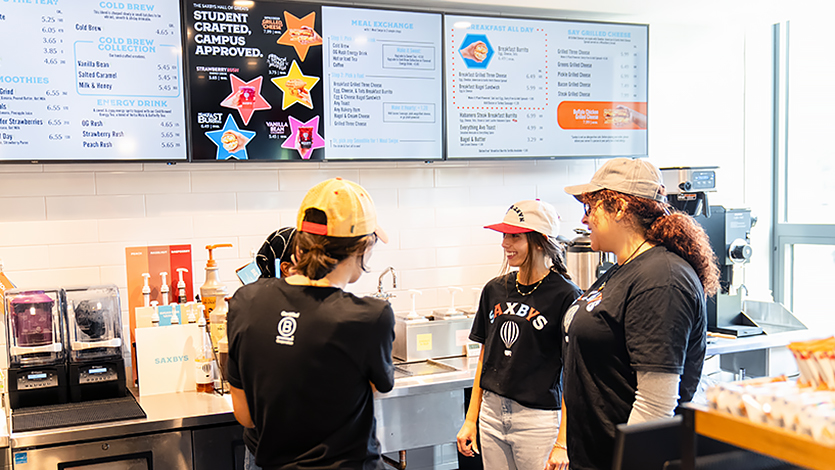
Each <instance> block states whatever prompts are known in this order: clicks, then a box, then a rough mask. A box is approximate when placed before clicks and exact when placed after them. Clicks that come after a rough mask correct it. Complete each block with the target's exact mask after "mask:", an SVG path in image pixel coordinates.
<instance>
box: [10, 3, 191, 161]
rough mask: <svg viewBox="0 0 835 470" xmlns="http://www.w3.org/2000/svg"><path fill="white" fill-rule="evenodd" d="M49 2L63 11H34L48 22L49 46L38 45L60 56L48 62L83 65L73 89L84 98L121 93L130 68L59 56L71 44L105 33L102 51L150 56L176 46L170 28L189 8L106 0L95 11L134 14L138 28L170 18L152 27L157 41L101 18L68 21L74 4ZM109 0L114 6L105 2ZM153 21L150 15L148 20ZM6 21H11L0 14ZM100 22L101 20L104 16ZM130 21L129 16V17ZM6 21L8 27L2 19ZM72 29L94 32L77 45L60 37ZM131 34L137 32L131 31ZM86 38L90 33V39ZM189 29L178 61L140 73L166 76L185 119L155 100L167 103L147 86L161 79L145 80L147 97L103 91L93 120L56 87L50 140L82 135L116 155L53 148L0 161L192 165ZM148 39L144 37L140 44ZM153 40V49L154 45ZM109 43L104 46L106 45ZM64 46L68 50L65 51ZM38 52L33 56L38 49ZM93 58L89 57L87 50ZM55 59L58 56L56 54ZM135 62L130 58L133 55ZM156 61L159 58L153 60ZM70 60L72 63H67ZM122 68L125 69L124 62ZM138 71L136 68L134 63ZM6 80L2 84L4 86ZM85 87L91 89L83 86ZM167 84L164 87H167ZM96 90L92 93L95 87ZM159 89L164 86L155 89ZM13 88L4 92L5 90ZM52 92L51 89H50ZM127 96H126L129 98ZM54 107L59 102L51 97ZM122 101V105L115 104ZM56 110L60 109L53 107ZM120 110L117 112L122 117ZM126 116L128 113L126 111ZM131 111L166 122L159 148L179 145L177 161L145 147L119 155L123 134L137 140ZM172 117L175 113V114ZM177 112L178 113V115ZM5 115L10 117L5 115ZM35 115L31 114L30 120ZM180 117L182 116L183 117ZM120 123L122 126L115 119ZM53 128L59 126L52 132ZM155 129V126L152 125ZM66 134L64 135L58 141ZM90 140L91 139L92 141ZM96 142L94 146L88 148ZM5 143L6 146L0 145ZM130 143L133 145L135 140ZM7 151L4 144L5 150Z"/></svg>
mask: <svg viewBox="0 0 835 470" xmlns="http://www.w3.org/2000/svg"><path fill="white" fill-rule="evenodd" d="M39 3H41V4H43V5H45V7H46V6H49V5H51V6H53V7H55V8H57V9H58V10H57V11H51V12H47V11H43V12H39V13H35V15H37V16H39V17H40V21H41V23H43V27H42V28H41V31H40V33H41V36H43V37H42V38H41V37H37V39H43V44H40V43H39V45H38V46H39V47H38V48H37V49H38V51H37V52H38V53H40V52H43V54H53V55H51V56H46V57H47V59H45V61H50V60H51V61H52V63H54V64H56V65H58V64H59V63H60V64H61V65H73V66H74V67H75V68H76V69H77V70H76V74H75V75H76V77H75V78H74V80H77V83H76V84H74V85H73V86H75V87H77V89H78V90H82V91H85V93H79V94H80V95H81V96H98V95H96V93H95V92H96V91H98V90H107V91H110V90H118V89H119V86H120V85H121V84H119V83H115V82H116V80H118V78H117V77H121V74H123V73H124V70H122V69H120V68H119V66H118V64H115V63H113V62H116V61H118V60H119V59H118V58H115V59H113V60H92V59H90V58H89V57H87V58H83V59H82V58H78V57H74V58H73V59H72V60H66V59H64V58H63V57H60V53H63V52H64V50H66V49H68V48H78V47H80V45H81V44H84V43H89V44H93V43H94V42H93V39H96V38H94V37H93V36H95V35H96V34H101V35H102V36H101V37H99V38H97V39H99V41H100V44H99V50H105V51H110V52H116V53H117V54H122V55H124V52H125V51H127V52H128V55H130V54H131V53H132V54H133V55H134V56H136V55H139V56H141V55H142V54H143V53H146V54H147V53H148V51H151V52H150V53H154V52H156V50H155V47H163V49H164V48H166V47H171V45H167V44H165V39H166V38H168V37H170V36H171V34H176V33H175V32H174V31H173V30H172V29H171V28H173V27H174V25H175V24H176V25H177V26H181V25H182V22H183V11H182V4H181V2H174V3H173V4H171V8H176V10H177V12H176V15H177V16H176V17H173V16H172V18H166V17H160V16H159V15H156V14H155V13H154V7H155V6H156V5H154V4H147V3H127V2H102V5H101V6H100V8H101V10H100V11H96V12H95V13H96V14H97V15H99V16H100V17H102V18H106V19H109V20H112V19H113V18H114V17H119V16H126V15H127V16H130V15H133V16H134V18H129V19H128V20H131V19H132V20H134V21H133V23H132V25H136V24H142V25H143V26H147V25H148V24H149V22H151V23H153V22H154V21H157V20H158V19H159V18H163V19H165V20H166V21H164V22H163V23H165V24H159V25H153V24H152V25H151V27H153V28H158V29H157V31H156V36H154V37H153V38H150V39H146V38H141V39H140V38H131V37H127V38H126V37H121V36H119V35H118V34H113V32H112V31H108V30H107V29H106V28H105V27H104V26H102V24H101V23H99V22H98V21H97V18H92V17H91V18H84V19H83V20H82V21H78V22H76V23H75V24H73V23H72V22H69V21H66V22H65V19H66V18H62V16H63V15H64V14H66V12H67V10H66V9H67V6H66V5H67V4H63V5H64V6H59V5H58V2H57V1H55V0H51V1H49V2H46V1H44V2H39ZM104 4H106V5H107V6H105V5H104ZM76 7H77V5H73V6H72V7H70V8H76ZM2 13H3V12H2V11H0V16H4V15H2ZM139 17H142V19H141V20H139V21H136V20H137V18H139ZM149 18H150V19H149ZM0 19H2V20H5V19H6V18H0ZM98 19H101V18H98ZM126 21H127V20H126ZM0 25H3V24H2V23H0ZM4 27H9V28H11V31H13V32H15V34H20V31H21V30H20V28H21V27H24V26H21V25H19V24H18V25H14V26H13V25H11V24H8V25H4ZM67 30H72V31H74V33H75V34H76V35H84V34H88V35H89V36H90V38H89V39H90V40H76V43H75V44H72V43H71V42H70V41H66V42H64V41H60V42H59V40H60V39H61V38H59V37H58V36H59V35H60V34H61V33H63V32H64V31H67ZM128 31H130V29H128ZM120 33H121V34H130V33H127V32H122V31H120ZM105 34H109V35H110V36H107V37H104V35H105ZM36 36H37V33H33V34H32V35H30V36H27V37H28V38H35V37H36ZM84 39H87V38H84ZM184 39H185V34H184V31H182V29H181V30H180V37H179V44H178V46H179V52H180V54H179V55H178V56H177V60H176V61H171V62H168V63H167V64H159V63H158V64H156V65H157V67H164V68H159V69H152V68H148V69H145V70H143V71H142V72H141V73H137V75H143V74H144V76H146V78H148V77H153V79H156V81H159V83H160V84H159V86H160V88H159V89H158V91H161V92H164V93H167V94H168V95H170V94H171V92H175V91H176V92H177V94H178V95H175V96H173V99H174V100H176V101H177V103H179V108H178V109H177V110H181V111H182V113H183V116H173V117H171V118H167V117H163V116H164V115H165V114H166V113H164V111H165V110H164V109H163V108H165V107H167V105H160V104H155V102H160V101H165V100H167V99H168V98H166V97H164V96H154V95H153V94H148V93H147V90H148V89H150V88H148V87H147V86H150V87H152V88H153V87H154V86H156V84H155V83H150V82H153V81H154V80H153V79H152V80H149V82H146V83H145V85H147V86H146V90H144V93H145V94H142V93H139V94H136V93H134V94H130V93H116V94H111V95H109V96H113V97H114V98H113V99H109V98H108V97H107V96H105V95H102V96H103V97H102V98H101V99H98V101H97V104H96V105H95V106H96V107H97V108H96V109H93V110H92V111H93V112H94V114H96V117H90V116H87V115H85V114H82V113H83V112H84V110H78V109H76V108H74V107H73V105H75V104H76V103H73V102H71V101H67V98H66V96H68V92H62V91H60V90H55V89H50V90H47V91H46V96H45V101H44V97H41V98H40V99H41V100H42V101H44V103H45V104H44V105H45V106H47V110H48V111H50V112H51V113H52V115H51V116H50V119H43V120H44V123H45V124H47V125H48V126H55V127H50V131H51V133H50V134H49V138H50V139H52V138H53V135H54V136H55V137H56V140H58V141H63V142H66V141H67V139H68V138H69V139H74V140H82V141H83V143H84V144H85V148H92V149H94V150H98V149H99V148H102V149H105V148H107V149H110V148H112V149H113V151H112V154H111V155H112V156H109V157H107V158H63V157H61V156H60V155H62V154H63V153H62V152H53V153H51V154H38V155H37V156H31V157H27V158H12V159H9V158H2V153H0V165H1V164H65V163H91V164H96V163H162V164H177V163H187V162H189V161H190V160H191V151H190V148H189V144H188V142H189V139H188V136H187V135H186V134H187V132H188V131H187V126H186V122H185V114H186V113H187V107H186V96H187V93H188V84H187V82H186V80H185V77H184V76H183V69H184V65H185V62H184V56H183V54H182V51H183V50H184V49H183V46H184V44H185V42H184ZM130 40H136V41H137V42H136V43H135V44H133V45H131V44H130ZM140 41H141V42H140ZM149 43H150V44H152V46H148V44H149ZM22 46H23V44H22V43H21V44H15V45H13V46H12V47H15V48H20V47H22ZM102 47H104V48H105V49H102ZM60 49H63V50H60ZM33 55H34V54H33ZM88 55H89V54H88ZM51 57H55V58H54V59H52V58H51ZM126 57H127V56H125V57H122V58H121V59H122V60H126ZM128 59H130V58H128ZM132 59H135V60H139V59H144V57H132ZM151 60H152V61H153V59H151ZM174 62H176V63H177V64H178V66H179V70H174V69H173V68H171V67H170V65H171V64H172V63H174ZM68 63H69V64H68ZM122 67H125V66H124V65H123V66H122ZM133 70H136V68H134V69H133ZM30 73H32V74H33V75H36V74H37V73H36V72H30ZM82 82H83V83H82ZM1 84H2V83H0V85H1ZM60 86H61V85H57V86H56V85H53V88H59V87H60ZM81 87H86V88H81ZM163 87H165V89H164V90H163ZM88 90H89V91H88ZM154 90H157V89H156V88H154ZM6 92H7V90H3V93H4V94H5V93H6ZM50 93H52V94H50ZM123 97H125V99H122V98H123ZM34 98H35V100H38V97H34ZM131 100H133V101H134V104H136V106H137V108H140V107H142V106H144V108H143V109H130V108H129V106H133V104H130V105H128V104H120V101H121V103H128V102H130V101H131ZM53 101H54V102H55V104H52V102H53ZM140 101H144V102H145V103H146V104H144V105H142V106H140V105H139V104H138V103H139V102H140ZM114 103H116V104H114ZM155 106H157V107H159V106H162V107H160V108H159V109H157V110H154V109H153V108H154V107H155ZM52 108H54V110H53V109H52ZM0 109H4V110H5V109H7V106H1V107H0ZM62 112H63V113H66V112H70V115H69V116H66V117H60V118H59V115H60V114H62ZM117 113H118V115H117ZM125 113H128V114H127V115H126V114H125ZM130 113H134V114H136V113H139V114H136V118H137V119H143V118H148V117H149V116H151V115H156V116H157V117H159V118H160V119H162V120H163V121H164V122H163V121H161V122H160V127H159V133H160V134H159V135H158V136H157V138H158V139H160V145H161V148H163V149H176V152H177V155H178V156H177V157H176V158H170V157H156V158H149V157H147V155H149V154H151V153H150V152H146V153H144V154H142V155H137V156H136V157H132V156H131V157H123V156H119V145H120V144H121V142H120V140H119V139H123V138H131V137H133V138H136V134H135V133H132V130H131V129H127V128H125V127H124V126H123V123H124V119H125V118H126V116H128V117H130V116H129V114H130ZM169 114H170V113H169ZM175 114H176V113H175ZM108 116H109V117H112V118H121V119H123V120H122V121H114V120H113V119H111V120H108ZM0 117H5V116H0ZM37 118H39V116H33V117H32V119H37ZM26 119H30V118H28V117H27V118H26ZM179 119H181V120H179ZM59 120H60V121H61V124H60V126H59V125H58V121H59ZM74 120H77V123H80V125H81V126H82V129H83V130H84V131H85V132H86V133H83V134H82V135H78V136H76V135H75V134H73V133H72V130H67V129H68V126H70V125H73V126H74V125H75V124H76V123H75V122H73V121H74ZM114 122H115V124H114ZM53 129H54V131H53ZM148 129H150V128H148ZM58 137H61V139H58ZM88 140H89V142H87V141H88ZM88 144H89V145H88ZM0 145H2V144H0ZM128 147H130V144H128ZM0 148H2V147H0Z"/></svg>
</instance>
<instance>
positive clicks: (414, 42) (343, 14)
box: [186, 1, 443, 161]
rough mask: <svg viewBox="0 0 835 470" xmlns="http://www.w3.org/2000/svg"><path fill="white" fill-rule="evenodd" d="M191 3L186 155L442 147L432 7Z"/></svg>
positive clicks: (306, 155) (429, 150)
mask: <svg viewBox="0 0 835 470" xmlns="http://www.w3.org/2000/svg"><path fill="white" fill-rule="evenodd" d="M250 5H251V6H238V5H236V4H235V2H232V1H217V2H210V3H196V2H189V3H188V4H187V7H186V16H187V19H186V23H187V41H186V43H187V46H186V49H187V57H188V74H189V84H190V105H191V106H190V115H189V119H190V120H191V129H192V131H191V145H192V147H191V148H192V154H193V158H192V159H193V160H195V161H200V160H202V161H212V160H215V161H217V160H238V161H241V160H298V161H303V160H322V159H324V158H327V159H375V158H387V159H392V158H413V159H432V158H441V157H442V151H443V149H442V121H443V119H442V112H443V110H442V107H441V106H442V105H441V103H442V93H443V86H442V81H441V80H442V78H441V73H442V72H441V70H442V64H441V41H442V31H441V15H439V14H428V13H412V12H401V11H385V10H366V9H355V8H337V7H320V6H317V5H315V4H305V3H286V4H285V3H273V2H255V3H251V2H250Z"/></svg>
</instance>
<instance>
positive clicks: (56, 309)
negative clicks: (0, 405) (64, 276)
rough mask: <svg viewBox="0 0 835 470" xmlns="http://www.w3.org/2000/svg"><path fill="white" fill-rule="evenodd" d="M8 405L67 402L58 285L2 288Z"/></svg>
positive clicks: (60, 301) (60, 299)
mask: <svg viewBox="0 0 835 470" xmlns="http://www.w3.org/2000/svg"><path fill="white" fill-rule="evenodd" d="M5 299H6V311H7V312H8V315H6V339H7V344H8V346H9V349H8V354H9V373H8V380H9V402H10V405H11V407H12V408H15V409H16V408H22V407H27V406H40V405H51V404H56V403H66V402H67V377H66V367H65V365H64V363H65V360H66V357H65V353H64V329H63V318H64V315H63V313H64V300H63V291H62V290H61V289H48V290H21V289H13V290H9V291H6V293H5Z"/></svg>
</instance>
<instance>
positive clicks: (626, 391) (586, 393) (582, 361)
mask: <svg viewBox="0 0 835 470" xmlns="http://www.w3.org/2000/svg"><path fill="white" fill-rule="evenodd" d="M563 328H564V331H565V333H566V334H565V338H564V343H563V344H564V348H565V350H564V354H565V371H564V374H563V386H564V387H565V407H566V412H567V413H568V451H569V460H570V462H571V468H572V469H581V470H585V469H599V470H609V469H610V468H611V466H612V458H613V455H612V452H613V447H614V442H615V441H614V437H615V426H616V425H618V424H621V423H625V422H626V421H627V420H628V419H629V414H630V412H631V411H632V404H633V403H634V401H635V392H636V390H637V376H636V371H649V372H667V373H674V374H679V375H681V381H680V383H679V396H680V399H679V403H684V402H687V401H690V399H691V398H692V397H693V393H694V392H695V391H696V387H697V386H698V384H699V378H700V377H701V373H702V365H703V363H704V357H705V348H706V332H707V319H706V313H705V297H704V291H703V288H702V284H701V282H700V281H699V277H698V276H697V275H696V272H695V271H694V270H693V268H692V267H691V266H690V264H688V263H687V262H686V261H684V260H683V259H682V258H680V257H679V256H678V255H676V254H674V253H672V252H670V251H667V249H666V248H665V247H664V246H656V247H654V248H651V249H649V250H647V251H645V252H644V253H641V254H640V255H638V256H637V257H635V259H633V260H632V261H631V262H629V263H627V264H626V265H624V266H616V267H615V268H612V269H610V270H609V271H608V272H607V273H606V274H605V275H603V276H602V277H601V278H600V279H598V280H597V282H595V283H594V284H593V285H592V286H591V287H590V288H589V290H587V291H586V292H585V293H584V294H583V296H582V297H580V298H579V299H577V301H576V302H575V303H574V305H572V306H571V308H569V310H568V312H566V314H565V320H564V322H563Z"/></svg>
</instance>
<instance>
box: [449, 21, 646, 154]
mask: <svg viewBox="0 0 835 470" xmlns="http://www.w3.org/2000/svg"><path fill="white" fill-rule="evenodd" d="M444 29H445V31H444V33H445V47H446V49H447V51H446V52H447V54H446V55H445V57H446V59H445V60H446V77H447V79H446V84H445V86H446V93H447V101H446V112H447V158H483V157H550V156H614V155H627V156H638V155H646V153H647V47H648V42H647V41H648V36H647V34H648V33H647V26H645V25H630V24H609V23H584V22H568V21H537V20H522V19H510V18H486V17H470V16H466V17H465V16H454V15H446V16H445V18H444Z"/></svg>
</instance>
